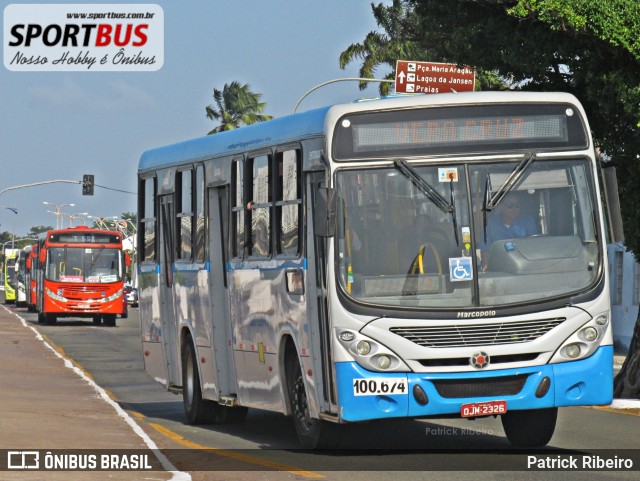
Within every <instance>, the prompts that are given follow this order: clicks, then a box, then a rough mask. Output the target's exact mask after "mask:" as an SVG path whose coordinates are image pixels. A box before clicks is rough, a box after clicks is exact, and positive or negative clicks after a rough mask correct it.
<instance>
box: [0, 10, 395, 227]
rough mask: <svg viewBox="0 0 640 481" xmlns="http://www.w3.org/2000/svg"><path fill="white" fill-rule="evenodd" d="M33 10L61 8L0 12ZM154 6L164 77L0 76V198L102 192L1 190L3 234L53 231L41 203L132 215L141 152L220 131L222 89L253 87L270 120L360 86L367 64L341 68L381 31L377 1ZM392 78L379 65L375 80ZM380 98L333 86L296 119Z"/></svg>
mask: <svg viewBox="0 0 640 481" xmlns="http://www.w3.org/2000/svg"><path fill="white" fill-rule="evenodd" d="M30 3H34V4H48V3H53V2H46V1H43V0H36V1H31V2H28V1H25V2H19V1H15V0H14V1H2V2H1V4H2V10H3V11H4V9H5V7H6V6H7V5H9V4H30ZM59 3H65V4H73V3H78V4H88V3H89V2H86V1H85V2H74V1H72V0H65V1H64V2H59ZM95 3H108V4H118V3H122V4H126V3H131V2H118V1H109V2H95ZM139 3H140V4H142V3H143V2H139ZM149 3H153V4H155V5H159V6H160V7H161V8H162V10H163V13H164V63H163V65H162V67H161V68H160V69H159V70H157V71H152V72H150V71H147V72H142V71H136V72H104V71H81V72H42V71H40V72H15V71H10V70H8V69H7V68H6V67H5V66H4V64H3V66H2V67H0V105H1V106H2V107H1V108H0V165H1V168H0V191H1V190H3V189H6V188H8V187H13V186H19V185H24V184H31V183H38V182H46V181H49V180H78V181H79V180H81V179H82V176H83V174H93V175H94V176H95V183H96V188H95V194H94V195H93V196H83V195H82V194H81V190H82V189H81V186H80V185H76V184H67V183H55V184H46V185H42V186H35V187H28V188H21V189H16V190H10V191H7V192H4V193H3V194H1V195H0V206H1V208H0V231H8V232H12V233H14V234H15V235H16V237H20V236H24V235H26V234H27V232H28V231H29V230H30V229H31V227H33V226H42V225H50V226H56V216H55V215H54V214H53V213H51V212H48V211H53V210H55V209H54V208H53V207H52V206H50V205H49V206H48V205H44V204H43V202H49V203H51V204H57V205H58V206H60V205H62V204H69V203H74V204H75V206H73V207H71V206H64V207H63V208H62V209H61V211H62V212H64V213H66V214H68V215H75V214H79V213H84V212H87V213H88V214H89V215H91V216H94V217H112V216H118V217H120V216H121V214H122V213H123V212H135V210H136V195H135V192H136V190H137V183H136V172H137V165H138V160H139V158H140V156H141V154H142V153H143V152H144V151H145V150H147V149H150V148H155V147H159V146H162V145H168V144H172V143H175V142H179V141H182V140H187V139H191V138H195V137H200V136H202V135H205V134H206V133H207V132H208V131H209V130H211V129H212V128H213V127H215V126H216V124H215V123H214V122H213V121H211V120H209V119H207V118H206V115H205V107H206V106H207V105H209V104H212V103H213V89H214V88H218V89H222V88H223V86H224V84H225V83H229V82H232V81H239V82H241V83H242V84H245V83H248V84H249V85H250V87H251V90H252V91H254V92H257V93H261V94H262V98H261V100H262V101H263V102H266V104H267V105H266V108H265V113H267V114H269V115H273V116H274V117H281V116H284V115H287V114H289V113H290V112H291V111H292V109H293V107H294V106H295V104H296V102H297V101H298V100H299V99H300V98H301V97H302V96H303V94H305V93H306V92H307V91H308V90H310V89H312V88H313V87H315V86H316V85H318V84H320V83H322V82H326V81H328V80H332V79H336V78H342V77H357V76H358V68H359V66H360V64H359V62H353V63H351V64H349V66H347V68H346V69H344V70H342V69H340V67H339V64H338V57H339V55H340V53H341V52H342V51H343V50H345V49H346V48H347V47H348V46H349V45H350V44H352V43H357V42H361V41H362V40H363V39H364V37H365V36H366V34H367V33H368V32H370V31H372V30H379V28H378V27H377V25H376V23H375V19H374V18H373V14H372V12H371V1H369V0H322V1H318V0H233V1H227V0H185V1H181V2H177V1H156V2H149ZM382 3H385V4H391V0H383V2H382ZM4 28H5V27H4V24H3V29H4ZM3 34H4V31H3ZM3 39H4V35H3ZM387 71H388V69H386V68H381V70H380V72H378V77H379V78H382V77H383V76H384V75H385V74H386V73H387ZM376 95H377V84H371V86H369V87H368V88H367V89H365V90H364V91H360V90H359V89H358V84H357V82H339V83H334V84H331V85H328V86H325V87H323V88H321V89H319V90H316V91H314V92H313V93H311V94H309V95H308V96H307V97H306V98H305V99H304V100H303V101H302V103H301V104H300V106H299V107H298V111H304V110H308V109H312V108H316V107H320V106H323V105H329V104H333V103H342V102H350V101H353V100H355V99H358V98H362V97H374V96H376ZM105 187H106V188H105ZM111 189H116V190H111ZM121 191H124V192H121ZM7 207H11V208H15V209H17V210H18V213H17V214H14V213H13V212H12V211H11V210H10V209H7ZM80 218H82V217H80ZM80 218H76V219H75V220H74V225H77V224H78V223H79V221H80ZM61 221H62V222H64V225H65V226H66V225H68V223H69V217H68V216H65V215H62V216H61ZM86 222H88V223H90V222H91V221H90V220H87V221H86Z"/></svg>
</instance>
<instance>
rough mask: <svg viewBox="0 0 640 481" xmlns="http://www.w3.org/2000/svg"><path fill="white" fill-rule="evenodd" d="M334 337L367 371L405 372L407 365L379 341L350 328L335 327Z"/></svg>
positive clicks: (407, 368) (407, 369)
mask: <svg viewBox="0 0 640 481" xmlns="http://www.w3.org/2000/svg"><path fill="white" fill-rule="evenodd" d="M334 332H335V337H336V339H337V340H338V342H339V344H340V345H341V346H342V347H343V348H344V349H345V351H346V353H345V354H347V355H348V356H350V357H351V358H352V359H353V360H354V361H355V362H357V363H358V365H360V366H361V367H363V368H364V369H367V370H368V371H377V372H406V371H410V369H409V367H408V366H407V365H406V364H405V363H404V362H403V361H402V360H401V359H400V358H399V357H398V356H396V354H395V353H394V352H392V351H391V350H390V349H388V348H387V347H386V346H384V345H382V344H380V343H379V342H377V341H375V340H373V339H371V338H369V337H367V336H364V335H363V334H360V333H359V332H358V331H355V330H351V329H342V328H336V329H335V331H334Z"/></svg>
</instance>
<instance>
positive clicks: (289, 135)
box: [138, 91, 584, 173]
mask: <svg viewBox="0 0 640 481" xmlns="http://www.w3.org/2000/svg"><path fill="white" fill-rule="evenodd" d="M504 102H514V103H515V102H519V103H533V102H541V103H545V102H549V103H561V102H569V103H572V104H575V105H577V106H578V107H579V109H580V110H581V113H582V114H583V116H584V111H583V109H582V106H581V105H580V103H579V102H578V100H577V99H576V98H575V97H574V96H573V95H571V94H568V93H562V92H513V91H509V92H463V93H449V94H438V95H424V94H419V95H393V96H389V97H385V98H378V99H362V100H358V101H355V102H353V103H347V104H337V105H333V106H327V107H322V108H319V109H315V110H309V111H307V112H302V113H298V114H292V115H288V116H285V117H280V118H277V119H273V120H269V121H266V122H260V123H257V124H253V125H249V126H246V127H241V128H239V129H235V130H229V131H225V132H221V133H218V134H215V135H206V136H204V137H199V138H196V139H192V140H186V141H183V142H179V143H176V144H172V145H168V146H164V147H158V148H154V149H151V150H147V151H146V152H144V153H143V154H142V156H141V158H140V162H139V164H138V172H139V173H143V172H145V171H149V170H155V169H159V168H163V167H169V166H172V165H177V164H181V163H184V162H195V161H198V160H204V159H207V158H214V157H217V156H221V155H234V154H238V153H242V152H246V151H247V150H259V149H261V148H265V147H272V146H274V145H278V144H284V143H287V142H293V141H296V140H302V139H304V138H309V137H312V136H316V135H320V134H322V133H323V132H324V130H325V126H326V124H327V123H329V124H332V123H335V122H336V121H337V120H338V119H339V118H340V117H341V116H342V115H345V114H347V113H351V112H362V111H368V110H376V109H406V108H411V107H418V106H422V107H428V106H434V107H436V106H446V105H460V104H469V105H473V104H476V105H477V104H490V103H504Z"/></svg>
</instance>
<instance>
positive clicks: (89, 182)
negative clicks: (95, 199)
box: [82, 174, 93, 195]
mask: <svg viewBox="0 0 640 481" xmlns="http://www.w3.org/2000/svg"><path fill="white" fill-rule="evenodd" d="M82 195H93V175H91V174H84V175H83V176H82Z"/></svg>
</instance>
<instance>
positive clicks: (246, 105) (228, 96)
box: [206, 82, 273, 135]
mask: <svg viewBox="0 0 640 481" xmlns="http://www.w3.org/2000/svg"><path fill="white" fill-rule="evenodd" d="M261 96H262V95H261V94H256V93H253V92H252V91H251V90H250V89H249V84H244V85H240V83H239V82H231V83H230V84H225V85H224V87H223V89H222V90H218V89H213V100H214V103H215V105H209V106H207V107H206V112H207V117H208V118H210V119H211V120H217V121H219V122H220V125H218V126H217V127H216V128H215V129H213V130H211V131H210V132H208V135H211V134H217V133H218V132H224V131H225V130H233V129H237V128H238V127H241V126H243V125H251V124H255V123H256V122H264V121H265V120H270V119H272V118H273V117H272V116H271V115H264V114H262V111H263V109H264V106H265V105H266V103H264V102H260V97H261Z"/></svg>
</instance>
